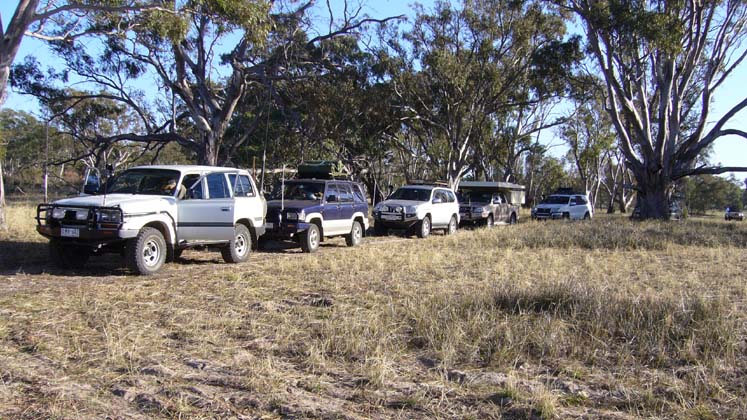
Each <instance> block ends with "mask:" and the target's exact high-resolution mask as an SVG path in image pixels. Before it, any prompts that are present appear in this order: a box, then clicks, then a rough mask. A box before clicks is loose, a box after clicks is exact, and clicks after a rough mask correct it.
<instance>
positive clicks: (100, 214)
mask: <svg viewBox="0 0 747 420" xmlns="http://www.w3.org/2000/svg"><path fill="white" fill-rule="evenodd" d="M96 220H98V221H99V223H120V222H121V221H122V213H120V212H119V211H117V210H97V211H96Z"/></svg>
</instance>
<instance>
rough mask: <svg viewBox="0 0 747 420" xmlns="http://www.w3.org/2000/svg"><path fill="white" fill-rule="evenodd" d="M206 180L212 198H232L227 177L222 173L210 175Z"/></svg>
mask: <svg viewBox="0 0 747 420" xmlns="http://www.w3.org/2000/svg"><path fill="white" fill-rule="evenodd" d="M206 179H207V184H208V192H209V193H210V198H228V197H230V196H231V195H230V194H229V193H228V185H226V177H225V175H223V174H222V173H216V174H210V175H208V176H207V178H206Z"/></svg>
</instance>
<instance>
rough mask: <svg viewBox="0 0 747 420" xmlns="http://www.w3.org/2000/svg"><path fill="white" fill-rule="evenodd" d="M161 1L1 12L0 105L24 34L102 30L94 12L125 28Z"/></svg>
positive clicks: (55, 0) (57, 4) (46, 3)
mask: <svg viewBox="0 0 747 420" xmlns="http://www.w3.org/2000/svg"><path fill="white" fill-rule="evenodd" d="M158 9H159V2H152V1H142V0H107V1H96V0H92V1H74V0H19V1H18V5H17V6H16V10H15V12H14V13H13V16H11V18H10V20H9V21H7V22H8V24H7V26H6V25H5V22H4V21H3V17H2V15H1V14H0V107H2V105H3V104H4V103H5V99H6V97H7V86H8V79H9V77H10V69H11V65H12V64H13V62H14V60H15V58H16V55H17V54H18V50H19V48H20V47H21V41H22V40H23V38H24V37H27V36H29V37H34V38H39V39H42V40H45V41H61V42H69V41H71V40H74V39H75V38H78V37H81V36H84V35H88V34H93V33H100V32H101V30H102V28H101V27H99V25H98V22H97V20H96V19H95V18H92V16H94V15H100V14H111V16H114V15H116V16H119V17H120V18H118V19H116V20H117V24H116V25H110V27H109V28H108V29H107V30H109V31H111V30H112V29H114V30H116V31H119V32H120V33H121V32H125V31H127V30H128V29H129V26H128V25H127V24H125V23H124V22H125V21H128V22H132V19H130V18H129V17H131V15H132V14H133V13H136V12H138V11H142V10H158ZM4 226H5V190H4V184H3V170H2V165H0V228H2V227H4Z"/></svg>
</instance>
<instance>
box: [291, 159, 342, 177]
mask: <svg viewBox="0 0 747 420" xmlns="http://www.w3.org/2000/svg"><path fill="white" fill-rule="evenodd" d="M298 178H315V179H349V178H350V171H349V170H348V168H347V167H345V165H343V163H342V162H341V161H332V160H312V161H308V162H304V163H302V164H300V165H298Z"/></svg>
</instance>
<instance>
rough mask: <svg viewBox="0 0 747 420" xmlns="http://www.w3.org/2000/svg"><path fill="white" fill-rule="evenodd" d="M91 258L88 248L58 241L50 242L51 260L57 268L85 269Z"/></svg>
mask: <svg viewBox="0 0 747 420" xmlns="http://www.w3.org/2000/svg"><path fill="white" fill-rule="evenodd" d="M90 256H91V251H90V250H89V249H88V248H85V247H82V246H77V245H71V244H65V243H63V242H60V241H58V240H56V239H52V240H50V241H49V260H50V261H51V262H52V264H54V266H55V267H57V268H83V267H84V266H85V265H86V263H87V262H88V258H89V257H90Z"/></svg>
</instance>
